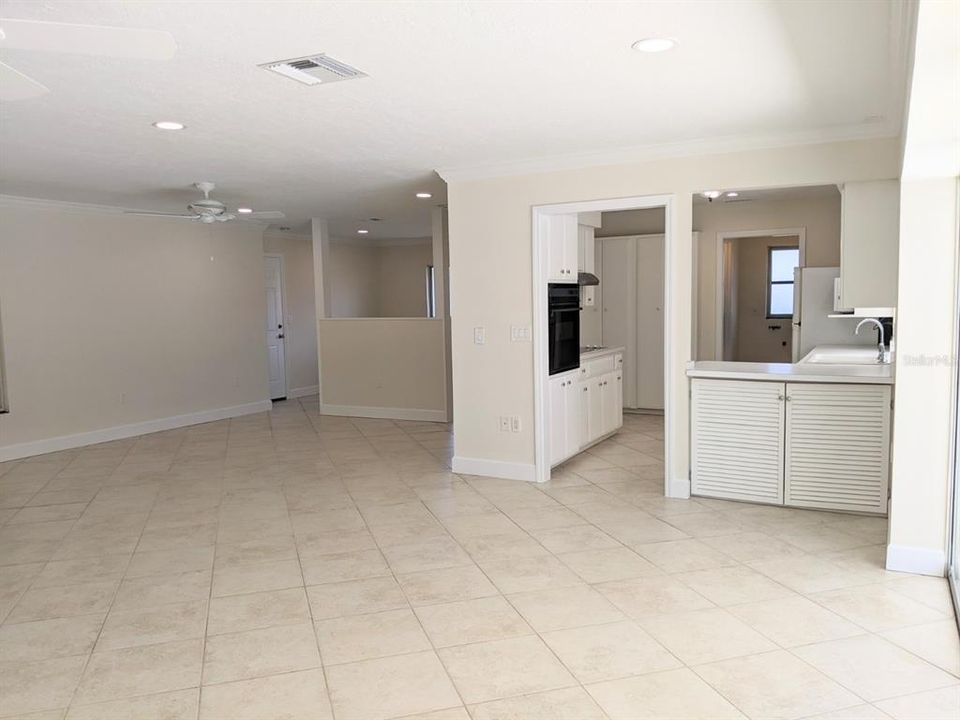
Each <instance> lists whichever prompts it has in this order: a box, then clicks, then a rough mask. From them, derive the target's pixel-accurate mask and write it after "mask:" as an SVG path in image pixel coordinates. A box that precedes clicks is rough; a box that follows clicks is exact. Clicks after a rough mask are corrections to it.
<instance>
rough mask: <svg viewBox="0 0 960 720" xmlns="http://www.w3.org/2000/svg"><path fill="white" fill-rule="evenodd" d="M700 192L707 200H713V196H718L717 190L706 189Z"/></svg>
mask: <svg viewBox="0 0 960 720" xmlns="http://www.w3.org/2000/svg"><path fill="white" fill-rule="evenodd" d="M700 194H701V195H703V196H704V197H705V198H706V199H707V200H714V199H715V198H718V197H720V191H719V190H707V191H706V192H702V193H700Z"/></svg>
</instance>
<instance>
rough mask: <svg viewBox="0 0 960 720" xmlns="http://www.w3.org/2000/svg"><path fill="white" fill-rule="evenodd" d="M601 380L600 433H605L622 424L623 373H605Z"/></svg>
mask: <svg viewBox="0 0 960 720" xmlns="http://www.w3.org/2000/svg"><path fill="white" fill-rule="evenodd" d="M601 381H602V382H601V387H600V407H601V410H600V414H601V422H600V434H601V435H606V434H607V433H612V432H613V431H614V430H616V429H617V428H618V427H620V426H621V425H623V392H622V391H623V373H622V372H612V373H607V374H606V375H604V376H603V377H602V378H601Z"/></svg>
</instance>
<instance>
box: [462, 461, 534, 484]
mask: <svg viewBox="0 0 960 720" xmlns="http://www.w3.org/2000/svg"><path fill="white" fill-rule="evenodd" d="M453 471H454V472H455V473H463V474H464V475H486V476H488V477H495V478H503V479H504V480H525V481H527V482H536V480H537V466H536V465H534V464H533V463H514V462H504V461H502V460H484V459H483V458H469V457H463V456H461V455H455V456H454V458H453Z"/></svg>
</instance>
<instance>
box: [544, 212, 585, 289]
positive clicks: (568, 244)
mask: <svg viewBox="0 0 960 720" xmlns="http://www.w3.org/2000/svg"><path fill="white" fill-rule="evenodd" d="M540 223H541V225H540V236H541V237H542V238H543V240H544V245H545V249H546V258H547V280H548V281H550V282H559V283H576V282H577V272H578V271H577V267H578V263H579V252H580V249H579V234H578V232H579V231H578V226H577V216H576V215H575V214H573V215H542V216H541V217H540Z"/></svg>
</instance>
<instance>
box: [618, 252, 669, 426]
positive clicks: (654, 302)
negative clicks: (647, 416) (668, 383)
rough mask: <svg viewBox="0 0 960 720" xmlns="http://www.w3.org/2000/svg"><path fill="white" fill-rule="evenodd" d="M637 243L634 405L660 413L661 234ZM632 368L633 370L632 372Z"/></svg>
mask: <svg viewBox="0 0 960 720" xmlns="http://www.w3.org/2000/svg"><path fill="white" fill-rule="evenodd" d="M636 244H637V265H636V267H637V323H636V327H637V355H636V358H637V359H636V365H635V366H634V367H633V368H631V367H625V368H624V375H625V376H626V375H628V373H631V372H633V373H634V377H635V379H636V404H635V405H628V406H627V407H637V408H644V409H647V410H663V268H664V264H663V262H664V257H663V252H664V249H663V235H643V236H641V237H638V238H636ZM634 368H635V369H634Z"/></svg>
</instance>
